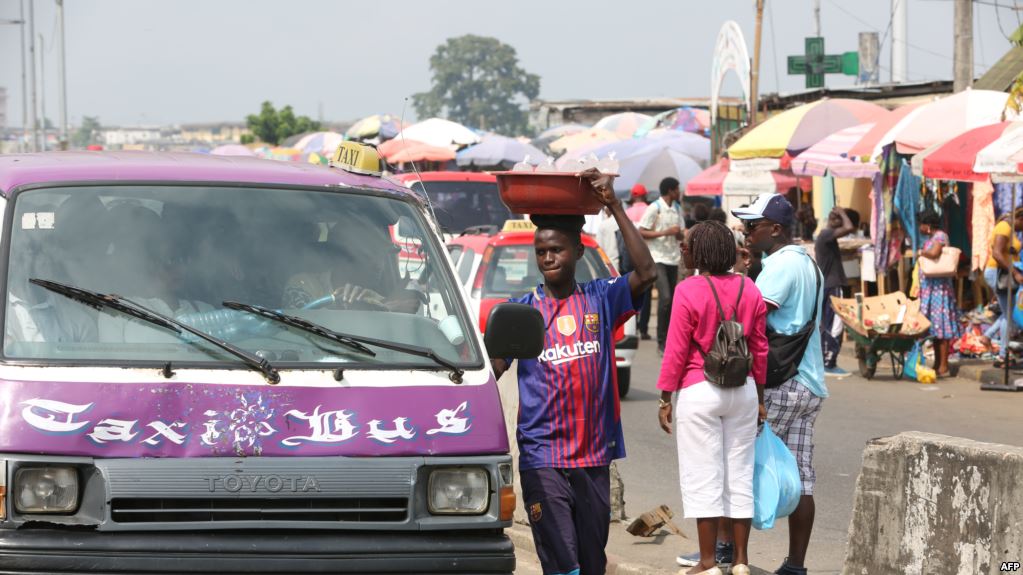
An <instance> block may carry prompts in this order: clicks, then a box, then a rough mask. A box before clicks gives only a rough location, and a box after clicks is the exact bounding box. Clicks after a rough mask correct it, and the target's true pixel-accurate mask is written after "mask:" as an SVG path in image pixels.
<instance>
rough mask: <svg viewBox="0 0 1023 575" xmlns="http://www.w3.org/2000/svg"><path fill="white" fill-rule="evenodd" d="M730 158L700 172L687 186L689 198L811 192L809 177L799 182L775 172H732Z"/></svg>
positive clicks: (686, 190)
mask: <svg viewBox="0 0 1023 575" xmlns="http://www.w3.org/2000/svg"><path fill="white" fill-rule="evenodd" d="M728 168H729V162H728V160H727V159H724V158H723V159H721V160H719V161H718V163H716V164H714V165H713V166H711V167H709V168H707V169H706V170H704V171H702V172H700V173H699V174H697V175H696V176H695V177H693V178H692V179H691V180H689V181H688V182H686V184H685V192H686V195H687V196H720V195H722V194H729V195H733V194H734V195H743V196H756V195H760V194H762V193H765V192H779V193H785V192H787V191H788V190H789V189H790V188H795V187H800V188H802V189H803V190H807V189H809V188H810V187H811V186H812V185H813V182H812V180H811V179H810V178H803V179H799V178H796V177H795V176H793V175H791V174H785V173H781V172H776V171H767V172H765V171H759V172H733V171H730V170H729V169H728Z"/></svg>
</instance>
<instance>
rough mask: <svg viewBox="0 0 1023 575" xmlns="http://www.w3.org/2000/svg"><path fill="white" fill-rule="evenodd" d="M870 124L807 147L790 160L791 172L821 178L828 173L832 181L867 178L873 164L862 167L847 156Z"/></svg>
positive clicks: (871, 125) (844, 131)
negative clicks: (836, 179) (834, 178)
mask: <svg viewBox="0 0 1023 575" xmlns="http://www.w3.org/2000/svg"><path fill="white" fill-rule="evenodd" d="M874 125H875V124H874V123H873V122H869V123H866V124H860V125H858V126H853V127H851V128H846V129H844V130H839V131H837V132H835V133H834V134H831V135H830V136H828V137H827V138H824V139H823V140H821V141H819V142H817V143H816V144H814V145H812V146H810V147H809V148H808V149H807V150H806V151H805V152H803V153H801V154H799V155H798V156H796V157H795V158H793V159H792V173H794V174H799V175H801V176H823V175H824V174H826V173H828V172H829V171H830V172H831V175H832V176H834V177H836V178H869V177H872V176H873V175H874V173H875V172H876V171H877V166H875V165H874V164H865V163H863V162H860V161H858V160H856V159H854V158H850V157H849V149H850V148H851V147H852V146H853V145H854V144H856V143H857V142H859V141H860V139H862V138H863V136H864V135H865V134H866V133H867V132H869V131H870V129H871V128H873V127H874Z"/></svg>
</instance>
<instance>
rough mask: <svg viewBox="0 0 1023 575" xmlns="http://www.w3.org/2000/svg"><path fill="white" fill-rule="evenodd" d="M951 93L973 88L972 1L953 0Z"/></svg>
mask: <svg viewBox="0 0 1023 575" xmlns="http://www.w3.org/2000/svg"><path fill="white" fill-rule="evenodd" d="M953 20H954V25H953V37H954V38H955V47H954V49H953V51H952V91H953V92H961V91H963V90H965V89H967V88H972V87H973V0H955V11H954V12H953Z"/></svg>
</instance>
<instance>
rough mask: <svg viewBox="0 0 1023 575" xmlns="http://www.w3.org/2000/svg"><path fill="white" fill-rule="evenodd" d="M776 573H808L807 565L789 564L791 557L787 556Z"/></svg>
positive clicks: (786, 574) (788, 574)
mask: <svg viewBox="0 0 1023 575" xmlns="http://www.w3.org/2000/svg"><path fill="white" fill-rule="evenodd" d="M774 575H806V567H793V566H792V565H789V558H788V557H786V558H785V561H783V562H782V564H781V567H779V568H778V569H777V570H776V571H775V572H774Z"/></svg>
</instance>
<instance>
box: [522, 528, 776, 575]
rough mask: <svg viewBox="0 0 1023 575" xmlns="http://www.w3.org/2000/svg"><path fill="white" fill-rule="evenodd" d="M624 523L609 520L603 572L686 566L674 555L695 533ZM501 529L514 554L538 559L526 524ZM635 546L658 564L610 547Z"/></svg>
mask: <svg viewBox="0 0 1023 575" xmlns="http://www.w3.org/2000/svg"><path fill="white" fill-rule="evenodd" d="M627 525H628V523H625V522H622V523H612V524H611V532H610V537H609V538H608V543H607V575H675V574H676V573H680V572H681V573H684V572H685V571H686V570H688V567H679V566H678V565H676V564H675V556H676V555H678V554H679V553H688V552H690V551H694V550H696V547H697V543H696V534H695V533H688V532H686V535H687V536H689V539H682V538H680V537H679V536H677V535H673V534H669V533H668V532H667V531H666V530H661V532H659V533H658V534H657V535H655V536H653V537H649V538H643V537H636V536H634V535H631V534H629V533H628V532H626V531H625V527H626V526H627ZM505 533H507V534H508V537H510V538H511V540H512V542H513V543H515V550H516V555H517V556H521V555H522V554H523V553H528V554H529V559H530V561H531V562H533V563H537V564H539V559H537V558H536V548H535V547H534V546H533V535H532V533H531V532H530V530H529V527H528V526H526V525H519V524H517V523H516V524H515V525H514V526H513V527H512V528H511V529H508V530H506V531H505ZM635 546H642V547H643V548H644V550H643V552H642V554H643V558H644V560H646V561H656V562H657V563H658V565H657V566H654V565H650V564H648V563H643V562H640V561H638V560H636V559H635V557H626V556H624V555H619V554H615V553H614V552H613V551H612V550H614V549H630V550H631V549H632V548H634V547H635ZM680 570H681V571H680ZM750 572H751V573H752V575H770V571H765V570H763V569H760V568H758V567H756V566H753V565H751V566H750ZM726 573H727V571H726Z"/></svg>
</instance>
